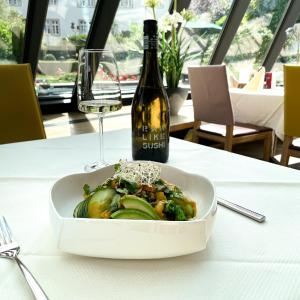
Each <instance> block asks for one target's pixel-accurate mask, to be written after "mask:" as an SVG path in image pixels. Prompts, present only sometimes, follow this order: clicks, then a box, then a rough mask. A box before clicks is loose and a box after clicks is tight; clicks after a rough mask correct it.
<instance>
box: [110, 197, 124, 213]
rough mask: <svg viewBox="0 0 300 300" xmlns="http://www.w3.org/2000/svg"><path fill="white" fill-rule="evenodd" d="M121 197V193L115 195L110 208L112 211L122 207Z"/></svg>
mask: <svg viewBox="0 0 300 300" xmlns="http://www.w3.org/2000/svg"><path fill="white" fill-rule="evenodd" d="M120 199H121V196H120V195H119V194H116V195H114V197H113V198H112V201H111V204H110V209H109V211H110V212H114V211H116V210H118V209H119V208H120V206H121V204H120Z"/></svg>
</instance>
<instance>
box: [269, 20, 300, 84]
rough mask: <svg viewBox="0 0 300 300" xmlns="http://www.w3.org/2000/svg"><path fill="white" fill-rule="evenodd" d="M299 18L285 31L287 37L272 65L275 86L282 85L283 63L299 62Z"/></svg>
mask: <svg viewBox="0 0 300 300" xmlns="http://www.w3.org/2000/svg"><path fill="white" fill-rule="evenodd" d="M299 21H300V20H298V23H296V24H295V25H294V26H293V27H291V28H288V30H287V31H286V34H287V39H286V42H285V43H284V45H283V48H282V50H281V52H280V54H279V56H278V58H277V61H276V63H275V64H274V66H273V69H272V73H273V78H272V80H275V82H274V83H275V84H276V85H277V86H283V64H300V22H299Z"/></svg>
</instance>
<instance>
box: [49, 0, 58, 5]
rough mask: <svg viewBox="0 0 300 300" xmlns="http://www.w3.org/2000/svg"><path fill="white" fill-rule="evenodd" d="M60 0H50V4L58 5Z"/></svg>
mask: <svg viewBox="0 0 300 300" xmlns="http://www.w3.org/2000/svg"><path fill="white" fill-rule="evenodd" d="M57 4H58V0H49V5H57Z"/></svg>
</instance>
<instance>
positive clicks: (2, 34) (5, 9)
mask: <svg viewBox="0 0 300 300" xmlns="http://www.w3.org/2000/svg"><path fill="white" fill-rule="evenodd" d="M23 32H24V22H23V18H22V15H20V14H19V13H18V12H17V11H16V10H15V9H12V8H10V7H9V6H8V5H7V3H6V1H4V0H0V59H7V60H16V61H17V62H20V60H21V53H22V47H23V39H24V34H23Z"/></svg>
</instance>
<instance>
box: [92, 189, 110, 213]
mask: <svg viewBox="0 0 300 300" xmlns="http://www.w3.org/2000/svg"><path fill="white" fill-rule="evenodd" d="M115 195H116V191H115V190H114V189H111V188H103V189H100V190H99V191H97V192H96V193H95V194H94V195H93V196H92V197H91V199H90V201H89V204H88V217H89V218H100V214H101V212H103V211H104V210H109V207H110V204H111V202H112V199H113V197H114V196H115Z"/></svg>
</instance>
